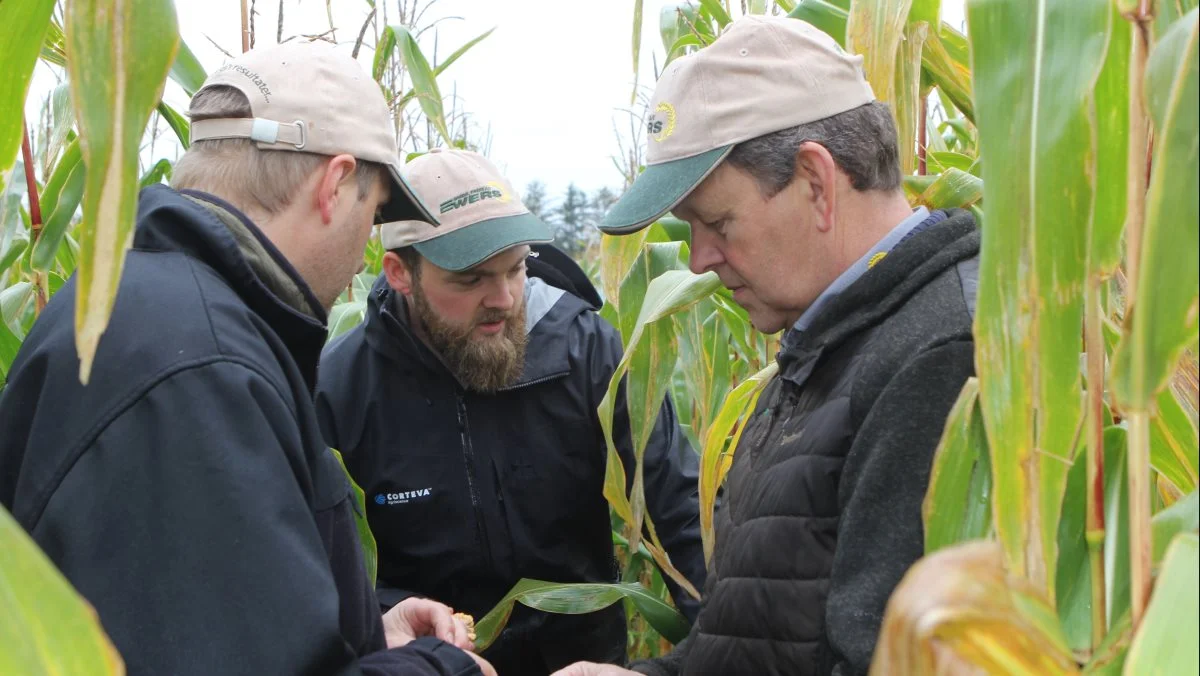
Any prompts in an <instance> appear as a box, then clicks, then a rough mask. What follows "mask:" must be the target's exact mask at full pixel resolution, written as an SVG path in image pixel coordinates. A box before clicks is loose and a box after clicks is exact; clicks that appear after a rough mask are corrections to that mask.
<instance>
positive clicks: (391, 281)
mask: <svg viewBox="0 0 1200 676" xmlns="http://www.w3.org/2000/svg"><path fill="white" fill-rule="evenodd" d="M412 273H413V271H412V270H409V269H408V266H407V265H405V263H404V259H403V258H400V255H399V254H397V253H396V252H395V251H389V252H387V253H385V254H384V255H383V274H384V276H386V277H387V281H388V286H390V287H392V289H393V290H394V291H396V292H397V293H401V294H404V295H405V296H408V295H411V294H412V288H413V274H412Z"/></svg>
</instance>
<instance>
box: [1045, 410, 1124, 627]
mask: <svg viewBox="0 0 1200 676" xmlns="http://www.w3.org/2000/svg"><path fill="white" fill-rule="evenodd" d="M1079 443H1080V450H1079V452H1077V453H1076V454H1075V462H1074V463H1073V464H1072V465H1071V469H1070V472H1069V473H1068V474H1067V488H1066V491H1064V493H1063V502H1062V519H1061V520H1060V521H1059V525H1058V551H1059V558H1058V571H1057V575H1056V579H1055V586H1056V598H1057V599H1058V615H1059V618H1060V619H1061V620H1062V626H1063V631H1064V632H1065V633H1066V635H1067V641H1068V642H1069V643H1070V644H1071V647H1072V648H1074V649H1076V650H1085V649H1087V648H1089V647H1090V646H1091V637H1092V586H1091V585H1092V571H1091V566H1090V562H1089V560H1088V545H1087V539H1086V532H1087V455H1086V454H1085V453H1084V452H1083V448H1084V446H1085V445H1086V443H1087V441H1086V439H1085V438H1083V437H1082V436H1081V437H1080V440H1079ZM1125 454H1126V448H1125V430H1123V429H1121V428H1119V427H1108V428H1107V429H1106V431H1105V435H1104V504H1105V508H1106V510H1107V512H1108V515H1110V516H1112V517H1115V516H1116V515H1117V512H1116V510H1115V509H1113V507H1114V504H1112V503H1115V506H1120V505H1122V504H1124V505H1128V504H1129V495H1128V492H1127V489H1126V487H1127V486H1128V481H1127V479H1126V474H1125V469H1124V468H1125V465H1126V463H1125ZM1106 518H1108V517H1106ZM1105 525H1106V526H1107V527H1106V529H1105V530H1106V532H1105V535H1106V542H1105V546H1106V547H1108V546H1109V543H1108V542H1107V540H1108V539H1112V540H1114V541H1123V542H1128V537H1129V522H1128V520H1127V519H1122V520H1115V521H1111V522H1106V524H1105ZM1120 551H1121V550H1114V551H1113V553H1114V554H1115V555H1117V556H1119V555H1120ZM1106 569H1107V571H1108V572H1109V573H1111V574H1115V575H1122V574H1123V575H1125V576H1126V578H1128V566H1127V565H1126V566H1124V567H1123V568H1121V569H1114V568H1112V567H1107V568H1106ZM1126 589H1128V587H1127V586H1126ZM1126 598H1127V597H1126Z"/></svg>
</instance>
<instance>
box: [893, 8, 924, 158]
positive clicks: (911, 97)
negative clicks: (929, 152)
mask: <svg viewBox="0 0 1200 676" xmlns="http://www.w3.org/2000/svg"><path fill="white" fill-rule="evenodd" d="M929 30H930V29H929V24H927V23H925V22H924V21H919V22H917V23H910V24H908V25H907V26H905V27H904V40H903V41H902V42H901V43H900V47H899V49H898V50H897V52H896V71H895V76H896V89H895V101H894V102H893V105H892V112H893V113H894V114H895V116H896V131H897V133H898V135H899V147H900V173H901V174H912V173H914V172H916V170H917V162H916V159H915V158H916V150H917V127H918V124H919V122H920V119H921V52H922V50H923V48H924V46H925V38H926V36H928V35H929Z"/></svg>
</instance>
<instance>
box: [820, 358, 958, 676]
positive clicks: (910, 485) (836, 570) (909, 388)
mask: <svg viewBox="0 0 1200 676" xmlns="http://www.w3.org/2000/svg"><path fill="white" fill-rule="evenodd" d="M973 373H974V346H973V344H972V343H971V342H970V341H958V342H951V343H946V344H943V345H940V346H938V347H935V348H932V349H929V350H927V351H924V352H922V353H920V354H917V355H916V356H914V357H913V358H912V359H910V360H909V362H908V363H907V364H906V365H905V366H904V368H902V369H901V370H900V371H899V372H898V373H897V374H896V375H895V376H893V377H892V379H891V381H890V382H889V383H888V384H887V385H886V387H885V388H884V389H883V391H882V393H881V394H880V395H879V397H878V398H877V399H876V401H875V403H874V404H873V405H872V406H871V408H870V410H868V411H866V412H865V415H864V416H863V418H862V424H861V426H860V427H859V430H858V435H857V436H856V438H855V440H854V444H853V446H852V447H851V449H850V452H849V454H848V455H847V457H846V464H845V468H844V470H843V474H842V479H841V485H840V486H839V496H840V505H839V506H840V508H841V521H840V524H839V528H838V544H837V552H836V553H835V554H834V559H833V576H832V578H831V580H830V587H829V598H828V603H827V605H826V622H827V632H828V636H829V644H830V648H831V650H832V652H833V672H832V673H833V674H834V675H835V676H851V675H858V674H863V675H865V674H866V673H867V670H868V669H869V668H870V665H871V658H872V656H873V654H874V652H875V642H876V639H877V638H878V636H879V629H880V625H881V624H882V621H883V611H884V608H885V607H886V605H887V601H888V597H889V596H890V595H891V593H892V591H893V590H894V589H895V587H896V585H897V584H899V582H900V579H901V578H902V577H903V576H904V573H905V572H907V570H908V568H909V567H910V566H911V565H912V564H913V563H914V562H915V561H916V560H917V559H918V558H920V557H921V556H922V554H923V553H924V530H923V527H922V522H921V503H922V501H923V500H924V499H925V491H926V489H927V486H928V485H929V474H930V469H931V466H932V463H933V455H934V451H935V450H936V449H937V445H938V441H939V440H940V439H941V436H942V430H943V428H944V426H945V423H946V416H947V415H948V414H949V413H950V409H951V407H953V405H954V402H955V400H956V399H957V398H958V394H959V391H960V390H961V389H962V386H963V383H965V382H966V380H967V378H968V377H970V376H971V375H972V374H973Z"/></svg>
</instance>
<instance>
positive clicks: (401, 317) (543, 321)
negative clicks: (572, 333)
mask: <svg viewBox="0 0 1200 676" xmlns="http://www.w3.org/2000/svg"><path fill="white" fill-rule="evenodd" d="M531 249H532V252H533V253H534V254H535V255H531V256H530V258H529V260H528V262H527V277H528V278H527V280H526V282H525V331H526V335H527V336H528V337H529V341H528V344H527V346H526V350H525V370H524V372H523V373H522V375H521V378H520V380H518V381H517V382H516V383H514V384H513V385H510V386H509V387H507V388H505V389H506V390H507V389H514V388H518V387H523V386H525V385H530V384H533V383H536V382H541V381H543V380H547V379H550V378H553V377H556V376H560V375H564V374H566V373H569V372H570V369H571V367H570V354H569V352H570V344H569V336H568V331H567V328H568V326H569V325H570V323H571V322H572V321H573V320H574V318H575V317H576V316H578V315H579V314H580V313H582V312H585V311H587V310H597V309H599V308H600V307H601V306H602V305H603V301H602V300H601V299H600V295H599V293H598V292H597V291H596V288H595V286H594V285H593V284H592V283H591V281H590V280H588V278H587V275H586V274H585V273H584V272H583V270H582V269H581V268H580V267H579V266H578V265H577V264H576V263H575V261H573V260H571V258H570V257H569V256H567V255H566V254H565V253H563V252H562V251H561V250H559V249H556V248H555V247H553V246H552V245H548V244H547V245H536V246H532V247H531ZM363 332H364V337H365V339H366V342H367V344H368V345H369V346H370V347H371V349H374V350H376V351H377V352H380V353H381V354H383V355H385V356H388V357H389V358H391V359H394V360H396V361H399V362H401V363H404V364H409V363H417V364H421V365H422V366H423V367H424V368H425V369H428V370H432V371H435V372H439V373H444V374H446V375H450V371H449V369H447V368H446V366H445V365H444V364H443V363H442V361H441V359H440V358H439V357H438V356H437V355H436V354H435V353H434V352H433V351H432V350H431V349H429V347H428V346H426V345H425V344H424V343H423V342H422V341H421V340H420V338H418V337H417V336H416V334H415V333H414V332H413V330H412V327H411V326H410V324H409V317H408V310H407V307H405V305H404V304H403V298H402V297H401V295H400V294H399V293H397V292H396V291H395V290H394V289H392V287H391V286H389V285H388V283H387V278H386V277H385V276H384V275H380V276H379V277H378V278H376V280H375V283H374V284H373V285H372V287H371V295H370V297H369V298H368V299H367V311H366V317H365V321H364V327H363Z"/></svg>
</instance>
